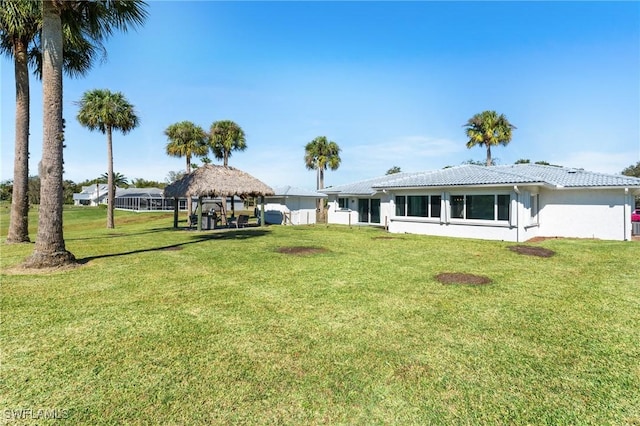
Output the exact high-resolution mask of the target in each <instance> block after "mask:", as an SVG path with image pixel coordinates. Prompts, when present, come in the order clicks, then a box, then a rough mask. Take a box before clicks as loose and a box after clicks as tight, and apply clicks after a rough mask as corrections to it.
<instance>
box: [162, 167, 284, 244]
mask: <svg viewBox="0 0 640 426" xmlns="http://www.w3.org/2000/svg"><path fill="white" fill-rule="evenodd" d="M273 194H274V192H273V189H271V187H269V186H268V185H267V184H265V183H264V182H262V181H260V180H258V179H256V178H255V177H253V176H251V175H250V174H249V173H246V172H243V171H242V170H239V169H236V168H234V167H229V166H227V167H225V166H219V165H215V164H205V165H203V166H200V167H198V168H197V169H196V170H194V171H193V172H191V173H189V174H186V175H184V176H183V177H182V178H180V179H178V180H177V181H175V182H173V183H172V184H170V185H168V186H167V187H166V188H165V189H164V196H165V197H173V198H174V199H176V200H177V199H178V198H183V197H197V198H198V208H197V215H198V220H197V224H198V230H199V231H200V230H202V199H203V198H204V197H211V198H215V197H234V196H237V197H240V198H242V199H245V198H247V197H258V196H259V197H260V204H261V208H260V225H263V224H264V196H265V195H273ZM175 205H176V206H177V205H178V203H177V202H176V203H175ZM189 214H191V212H189ZM173 227H174V228H177V227H178V209H177V208H175V209H174V211H173Z"/></svg>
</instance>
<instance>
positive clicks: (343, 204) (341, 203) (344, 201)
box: [338, 197, 349, 210]
mask: <svg viewBox="0 0 640 426" xmlns="http://www.w3.org/2000/svg"><path fill="white" fill-rule="evenodd" d="M338 208H339V209H340V210H346V209H348V208H349V198H342V197H341V198H338Z"/></svg>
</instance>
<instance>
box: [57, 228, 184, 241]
mask: <svg viewBox="0 0 640 426" xmlns="http://www.w3.org/2000/svg"><path fill="white" fill-rule="evenodd" d="M172 229H173V227H172V226H167V227H163V228H151V229H148V230H145V231H140V232H128V233H113V234H108V235H100V236H98V237H80V238H65V239H64V240H65V241H90V240H104V239H107V238H121V237H131V236H134V235H145V234H155V233H157V232H166V231H170V230H172ZM114 231H115V229H114Z"/></svg>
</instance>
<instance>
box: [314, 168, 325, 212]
mask: <svg viewBox="0 0 640 426" xmlns="http://www.w3.org/2000/svg"><path fill="white" fill-rule="evenodd" d="M316 186H317V187H318V189H323V188H324V169H323V168H322V167H318V184H317V185H316ZM317 200H318V212H319V214H320V219H321V221H322V222H323V223H324V222H325V214H324V200H323V199H322V198H318V199H317Z"/></svg>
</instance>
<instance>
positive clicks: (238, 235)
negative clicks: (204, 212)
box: [76, 229, 270, 265]
mask: <svg viewBox="0 0 640 426" xmlns="http://www.w3.org/2000/svg"><path fill="white" fill-rule="evenodd" d="M269 232H270V231H268V230H262V229H259V230H244V229H240V230H225V231H223V232H216V233H206V234H205V233H198V234H197V235H193V236H192V238H191V241H185V242H182V243H176V244H168V245H164V246H158V247H150V248H144V249H137V250H130V251H124V252H120V253H108V254H101V255H97V256H87V257H83V258H77V259H76V262H77V263H78V264H80V265H86V264H87V263H89V262H91V261H92V260H96V259H105V258H109V257H120V256H130V255H133V254H139V253H150V252H154V251H163V250H177V249H179V248H182V247H184V246H189V245H191V244H200V243H204V242H207V241H216V240H220V241H224V240H245V239H251V238H257V237H263V236H265V235H267V234H268V233H269Z"/></svg>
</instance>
